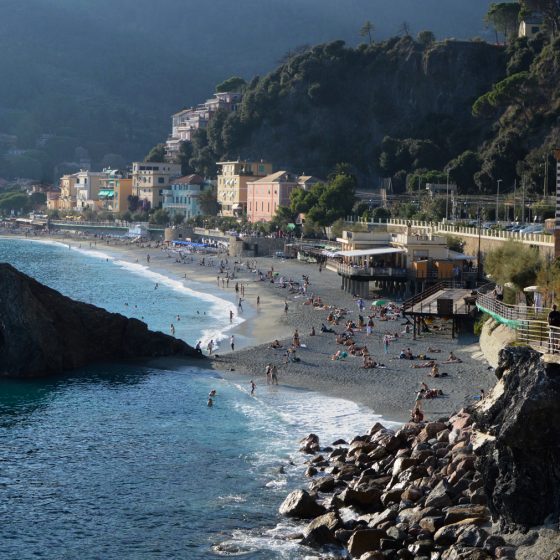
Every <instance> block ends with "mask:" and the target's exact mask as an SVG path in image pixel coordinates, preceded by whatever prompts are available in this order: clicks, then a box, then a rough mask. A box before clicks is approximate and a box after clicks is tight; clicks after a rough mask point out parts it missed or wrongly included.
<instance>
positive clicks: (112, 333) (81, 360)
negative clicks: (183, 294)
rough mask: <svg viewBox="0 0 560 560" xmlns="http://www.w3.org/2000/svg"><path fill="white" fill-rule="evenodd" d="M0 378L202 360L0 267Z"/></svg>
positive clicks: (171, 341)
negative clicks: (122, 363)
mask: <svg viewBox="0 0 560 560" xmlns="http://www.w3.org/2000/svg"><path fill="white" fill-rule="evenodd" d="M0 317H1V318H2V320H1V322H0V376H5V377H44V376H48V375H54V374H59V373H60V372H62V371H66V370H70V369H75V368H79V367H83V366H85V365H87V364H91V363H95V362H104V361H115V360H131V359H136V358H156V357H161V356H180V357H190V358H201V357H202V356H201V354H199V353H198V352H196V351H195V349H194V348H192V347H190V346H189V345H188V344H186V343H185V342H183V341H182V340H179V339H176V338H174V337H172V336H169V335H166V334H163V333H161V332H153V331H150V330H148V327H147V326H146V324H145V323H143V322H141V321H139V320H137V319H128V318H127V317H124V316H123V315H120V314H118V313H109V312H108V311H105V310H104V309H101V308H99V307H95V306H94V305H90V304H87V303H82V302H78V301H74V300H72V299H70V298H68V297H66V296H63V295H62V294H60V293H59V292H57V291H56V290H53V289H51V288H48V287H47V286H44V285H43V284H40V283H39V282H37V281H36V280H34V279H33V278H30V277H29V276H26V275H25V274H23V273H21V272H19V271H18V270H16V269H15V268H14V267H13V266H11V265H9V264H6V263H2V264H0Z"/></svg>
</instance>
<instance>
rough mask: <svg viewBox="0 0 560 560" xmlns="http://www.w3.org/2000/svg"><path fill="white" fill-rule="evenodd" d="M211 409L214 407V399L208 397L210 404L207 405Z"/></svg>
mask: <svg viewBox="0 0 560 560" xmlns="http://www.w3.org/2000/svg"><path fill="white" fill-rule="evenodd" d="M206 404H207V405H208V406H209V407H212V406H214V401H213V400H212V397H208V402H207V403H206Z"/></svg>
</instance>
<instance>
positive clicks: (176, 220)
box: [173, 214, 185, 226]
mask: <svg viewBox="0 0 560 560" xmlns="http://www.w3.org/2000/svg"><path fill="white" fill-rule="evenodd" d="M184 221H185V215H184V214H175V215H174V216H173V225H174V226H180V225H181V224H182V223H183V222H184Z"/></svg>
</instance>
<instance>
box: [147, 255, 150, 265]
mask: <svg viewBox="0 0 560 560" xmlns="http://www.w3.org/2000/svg"><path fill="white" fill-rule="evenodd" d="M146 262H147V263H148V264H150V253H148V254H147V255H146Z"/></svg>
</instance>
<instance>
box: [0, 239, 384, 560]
mask: <svg viewBox="0 0 560 560" xmlns="http://www.w3.org/2000/svg"><path fill="white" fill-rule="evenodd" d="M0 259H2V260H7V261H8V262H12V264H14V265H15V266H17V267H18V268H20V269H22V270H23V271H24V272H27V273H28V274H31V275H33V276H35V277H36V278H38V279H39V280H40V281H44V282H45V283H47V284H49V285H51V286H52V287H54V288H56V289H59V290H60V291H62V292H63V293H65V294H67V295H70V296H72V297H76V298H79V299H83V300H86V301H90V302H92V303H95V304H97V305H101V306H103V307H106V308H107V309H110V310H113V311H119V312H123V313H124V312H125V311H126V309H123V308H125V306H124V303H125V302H127V303H129V305H128V311H129V312H130V311H131V309H132V310H134V311H131V313H130V314H135V313H137V314H138V316H143V317H144V319H145V320H146V322H147V323H148V324H149V325H150V326H151V327H152V328H158V326H159V328H161V330H165V326H166V324H167V322H168V321H169V318H168V317H169V315H171V314H172V310H175V309H181V313H182V316H181V327H180V328H181V331H180V333H179V329H177V330H178V333H177V334H181V336H182V337H184V338H185V339H186V340H188V341H192V340H195V339H196V338H197V337H198V336H200V335H201V333H202V332H203V331H204V330H205V329H209V328H213V329H215V330H214V332H217V330H216V329H218V330H219V329H222V331H223V329H227V328H228V323H229V320H227V322H226V320H225V318H224V319H223V320H222V316H223V308H224V306H226V305H230V303H228V302H223V301H220V300H218V299H216V300H213V299H212V298H213V297H214V296H211V297H209V295H208V294H205V295H204V296H201V297H200V298H199V296H198V295H197V294H196V292H193V291H192V290H191V288H192V286H190V287H189V286H185V289H182V288H181V287H180V286H177V285H172V284H169V283H166V282H165V281H161V279H159V280H160V282H159V287H158V289H157V290H154V277H151V276H150V275H149V274H146V273H145V271H144V270H141V271H135V270H133V269H131V267H130V266H124V265H123V264H122V263H119V262H114V261H111V260H109V261H106V260H105V257H103V256H101V255H96V256H92V255H88V254H85V253H82V252H79V251H69V250H68V249H67V248H64V247H63V246H57V245H52V244H51V245H48V244H38V243H30V242H15V241H13V240H0ZM132 268H133V267H132ZM154 292H156V293H154ZM202 297H204V299H201V298H202ZM134 305H138V308H134V307H133V306H134ZM203 306H204V307H205V308H206V310H207V313H208V314H207V315H206V317H208V322H205V319H204V317H205V316H204V315H203V316H202V319H200V321H199V322H198V321H197V322H195V321H194V320H193V321H186V320H185V321H183V316H184V317H191V316H193V315H195V314H196V313H195V311H196V309H197V308H198V307H199V308H200V309H202V308H203ZM173 312H175V313H176V312H177V311H173ZM196 319H197V320H198V317H196ZM220 321H221V323H220ZM212 388H215V389H216V390H217V392H218V396H217V398H216V400H215V405H214V407H212V408H208V407H207V406H206V400H207V396H208V393H209V391H210V390H211V389H212ZM375 420H376V417H375V416H374V415H373V414H372V413H371V411H369V410H367V409H365V408H363V407H360V406H358V405H355V404H353V403H351V402H348V401H343V400H340V399H332V398H327V397H323V396H321V395H318V394H316V393H312V392H309V391H302V390H295V389H290V388H286V387H282V386H280V387H267V386H266V385H264V386H263V385H261V384H260V383H259V384H258V387H257V391H256V395H255V396H254V397H252V396H250V394H249V384H248V382H247V380H246V379H244V378H239V377H236V378H226V379H224V378H220V377H218V376H216V374H215V373H213V372H211V371H205V370H202V369H199V368H194V367H184V368H182V369H180V370H174V371H168V370H161V369H155V368H152V367H137V366H133V365H122V364H104V365H96V366H94V367H89V368H85V369H83V370H80V371H78V372H74V373H73V374H71V375H61V376H59V377H57V378H53V379H50V380H40V381H7V380H2V381H1V382H0V490H1V492H2V495H3V499H2V501H1V505H0V511H1V512H2V513H3V514H4V515H3V519H4V520H5V522H4V523H2V524H1V525H0V557H1V558H7V559H11V558H14V559H16V558H18V559H26V558H76V557H80V558H84V559H89V558H91V559H93V558H103V559H109V560H112V559H117V558H135V559H160V558H161V559H163V558H185V559H191V558H193V559H194V558H214V557H216V558H218V557H222V556H231V555H235V556H239V557H242V558H248V559H269V558H270V559H275V558H287V559H296V558H314V557H318V555H317V554H316V553H314V552H313V551H310V550H307V549H303V548H302V547H299V546H298V545H296V544H294V543H291V542H289V541H286V540H283V539H281V538H280V537H281V536H282V535H283V534H286V533H289V532H290V531H293V527H292V526H291V525H290V523H288V522H286V521H285V520H283V519H281V518H280V517H279V516H278V514H277V510H278V506H279V504H280V503H281V501H282V499H283V498H284V496H285V495H286V493H287V492H288V491H289V490H291V489H292V488H295V487H299V486H301V485H302V484H303V478H302V472H303V468H304V467H303V465H302V460H303V458H302V457H301V456H300V455H299V454H298V453H297V442H298V440H299V439H300V438H301V437H303V436H304V435H306V434H307V433H309V432H310V431H315V432H317V433H318V434H319V435H320V437H321V439H322V441H323V442H324V443H330V441H332V440H333V439H335V438H338V437H350V436H351V435H353V434H355V433H358V432H362V431H364V430H367V429H368V428H369V426H370V425H371V424H372V423H373V422H374V421H375ZM290 461H293V462H294V463H295V464H294V465H290ZM281 467H283V468H282V469H281ZM281 470H282V471H283V472H281ZM323 557H324V556H323Z"/></svg>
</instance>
